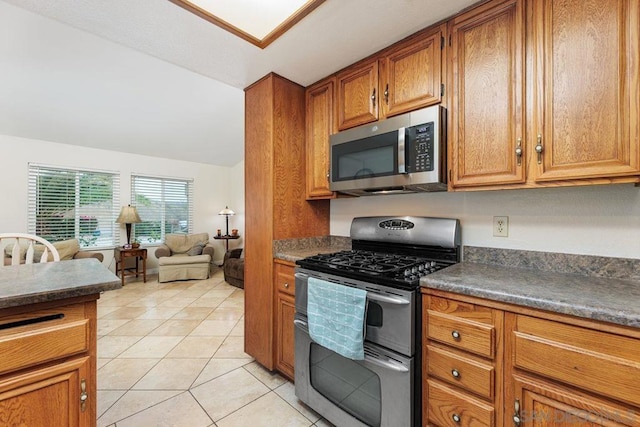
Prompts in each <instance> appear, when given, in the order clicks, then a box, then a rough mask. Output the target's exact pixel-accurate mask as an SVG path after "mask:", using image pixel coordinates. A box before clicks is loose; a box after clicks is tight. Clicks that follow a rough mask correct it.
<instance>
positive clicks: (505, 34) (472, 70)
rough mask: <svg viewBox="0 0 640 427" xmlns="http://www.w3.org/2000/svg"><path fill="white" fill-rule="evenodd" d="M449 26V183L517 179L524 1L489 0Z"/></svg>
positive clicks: (520, 170)
mask: <svg viewBox="0 0 640 427" xmlns="http://www.w3.org/2000/svg"><path fill="white" fill-rule="evenodd" d="M451 25H452V26H451V41H452V49H451V57H452V62H451V69H452V72H451V76H450V79H451V84H452V105H451V107H452V108H451V119H452V123H451V137H450V144H451V145H450V147H451V149H450V153H451V155H452V170H453V174H452V175H453V176H452V177H451V178H452V186H453V187H464V186H481V185H494V184H512V183H521V182H523V181H524V180H525V162H524V159H523V158H522V156H521V155H518V153H522V152H523V151H520V150H524V149H525V135H524V126H523V120H524V103H523V98H524V95H523V94H524V83H523V64H524V56H523V55H524V37H525V30H524V8H523V2H522V0H511V1H494V2H489V3H487V4H485V5H483V6H481V7H478V8H476V9H474V10H472V11H470V12H468V13H465V14H462V15H460V16H458V17H456V18H454V19H453V20H452V23H451Z"/></svg>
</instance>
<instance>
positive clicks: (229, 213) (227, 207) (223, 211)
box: [218, 206, 236, 216]
mask: <svg viewBox="0 0 640 427" xmlns="http://www.w3.org/2000/svg"><path fill="white" fill-rule="evenodd" d="M235 214H236V213H235V212H234V211H232V210H231V209H229V206H225V207H224V209H222V210H221V211H220V212H218V215H227V216H230V215H235Z"/></svg>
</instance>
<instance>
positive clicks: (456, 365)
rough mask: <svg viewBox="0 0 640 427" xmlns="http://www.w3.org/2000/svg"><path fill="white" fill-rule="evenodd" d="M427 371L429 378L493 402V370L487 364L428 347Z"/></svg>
mask: <svg viewBox="0 0 640 427" xmlns="http://www.w3.org/2000/svg"><path fill="white" fill-rule="evenodd" d="M427 369H428V373H429V375H430V376H434V377H436V378H439V379H441V380H443V381H445V382H448V383H450V384H453V385H455V386H458V387H460V388H463V389H465V390H467V391H470V392H472V393H475V394H477V395H479V396H482V397H485V398H487V399H490V400H493V396H494V392H493V390H494V382H493V381H494V368H493V366H491V365H489V364H487V363H481V362H478V361H475V360H473V359H470V358H468V357H463V356H461V355H458V354H454V353H452V352H450V351H447V350H444V349H441V348H437V347H434V346H431V345H430V346H427Z"/></svg>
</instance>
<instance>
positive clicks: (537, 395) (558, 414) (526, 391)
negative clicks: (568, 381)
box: [507, 375, 640, 427]
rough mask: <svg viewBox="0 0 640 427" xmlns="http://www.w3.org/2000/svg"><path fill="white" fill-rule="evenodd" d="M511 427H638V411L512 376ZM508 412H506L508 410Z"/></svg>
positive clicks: (541, 382)
mask: <svg viewBox="0 0 640 427" xmlns="http://www.w3.org/2000/svg"><path fill="white" fill-rule="evenodd" d="M512 383H513V390H514V396H515V398H514V399H513V402H514V405H513V408H512V409H511V415H510V417H509V414H507V418H510V419H511V423H513V425H514V426H522V427H529V426H558V427H568V426H585V427H586V426H588V427H595V426H607V427H614V426H627V427H631V426H638V425H640V413H639V412H638V411H637V410H634V409H630V408H628V407H624V406H622V405H619V404H615V403H612V402H610V401H607V400H606V399H602V398H600V397H597V396H593V395H589V394H586V393H583V392H580V391H579V390H576V389H572V388H568V387H562V386H559V385H557V384H555V383H553V382H550V381H546V380H540V379H536V378H531V377H528V376H523V375H514V376H513V378H512ZM507 411H509V408H507Z"/></svg>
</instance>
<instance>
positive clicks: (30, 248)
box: [0, 233, 60, 267]
mask: <svg viewBox="0 0 640 427" xmlns="http://www.w3.org/2000/svg"><path fill="white" fill-rule="evenodd" d="M7 241H8V242H9V244H8V245H10V244H11V243H13V247H12V249H11V265H18V264H20V263H21V262H20V261H21V260H22V250H23V246H22V245H21V242H26V243H27V250H26V255H25V258H24V263H25V264H33V257H34V252H35V248H34V245H35V244H36V243H40V244H42V245H44V252H43V253H42V256H41V257H40V262H48V261H49V254H50V253H51V254H52V256H53V261H54V262H55V261H60V254H59V253H58V250H57V249H56V248H55V247H54V246H53V245H52V244H51V242H49V241H48V240H45V239H43V238H42V237H38V236H35V235H33V234H26V233H0V249H1V250H2V251H3V254H2V257H3V259H4V251H5V246H8V245H7V244H5V242H7ZM3 266H4V262H2V264H0V267H3Z"/></svg>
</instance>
